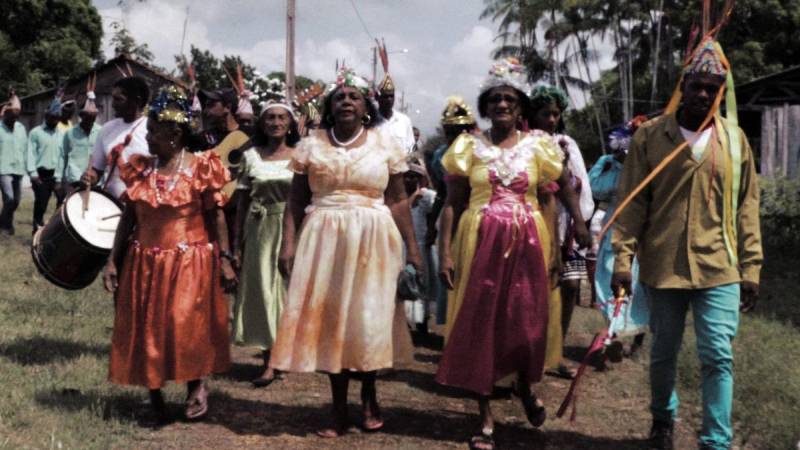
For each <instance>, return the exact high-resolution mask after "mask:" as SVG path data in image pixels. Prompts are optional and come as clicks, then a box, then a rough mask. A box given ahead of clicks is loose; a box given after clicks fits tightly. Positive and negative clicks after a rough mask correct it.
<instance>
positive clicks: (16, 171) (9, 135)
mask: <svg viewBox="0 0 800 450" xmlns="http://www.w3.org/2000/svg"><path fill="white" fill-rule="evenodd" d="M13 128H14V129H13V130H12V129H9V128H8V127H7V126H6V124H5V122H3V121H2V120H0V175H25V157H26V155H27V152H28V133H27V132H26V131H25V126H24V125H22V124H21V123H19V122H18V121H17V122H14V127H13Z"/></svg>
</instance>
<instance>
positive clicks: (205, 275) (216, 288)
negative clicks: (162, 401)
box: [109, 152, 230, 389]
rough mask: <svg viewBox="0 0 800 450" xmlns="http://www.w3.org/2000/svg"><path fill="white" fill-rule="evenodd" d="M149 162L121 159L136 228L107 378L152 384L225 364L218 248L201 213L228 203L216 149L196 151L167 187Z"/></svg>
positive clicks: (207, 371)
mask: <svg viewBox="0 0 800 450" xmlns="http://www.w3.org/2000/svg"><path fill="white" fill-rule="evenodd" d="M152 161H153V158H152V157H148V156H144V155H136V156H132V157H131V158H130V160H129V161H128V163H120V165H119V170H120V177H121V178H122V180H123V181H124V182H125V184H126V186H127V191H126V192H125V195H124V196H123V199H124V200H125V201H126V203H127V207H128V208H134V211H135V213H136V227H135V231H134V235H133V239H132V240H131V243H130V245H129V246H128V249H127V252H126V254H125V259H124V263H123V264H122V266H121V270H120V271H119V277H120V278H119V286H118V288H117V291H116V299H115V300H116V311H115V315H114V333H113V336H112V338H111V358H110V369H109V379H110V380H111V381H112V382H114V383H117V384H129V385H140V386H145V387H147V388H149V389H157V388H160V387H162V386H163V385H164V384H165V382H166V381H169V380H174V381H177V382H185V381H190V380H196V379H200V378H203V377H205V376H207V375H209V374H211V373H218V372H224V371H226V370H227V368H228V366H229V365H230V350H229V334H228V305H227V300H226V299H225V296H224V295H223V291H222V286H221V284H220V275H219V274H220V259H219V252H218V248H217V246H216V245H215V244H214V243H213V242H212V239H211V238H210V236H209V231H208V229H207V227H206V221H205V218H204V212H205V211H207V210H211V209H214V208H217V207H220V206H221V205H222V204H223V203H224V202H225V195H224V194H223V193H222V191H221V190H222V187H223V186H224V185H225V183H226V182H227V181H228V172H227V169H225V168H224V167H223V166H222V161H221V160H220V158H219V156H218V155H217V154H216V153H214V152H206V153H200V154H196V155H195V158H194V160H193V161H191V162H190V163H188V164H187V165H186V167H185V168H184V169H183V171H182V172H181V173H180V174H179V175H178V180H177V182H176V184H175V187H174V189H173V190H172V191H169V192H168V188H167V187H168V186H169V185H170V180H169V179H166V178H163V177H161V176H159V175H157V174H156V173H155V171H154V170H153V167H154V166H153V164H152ZM158 186H160V187H161V191H160V197H161V198H160V200H161V201H160V202H159V198H158V196H157V195H156V189H157V188H158Z"/></svg>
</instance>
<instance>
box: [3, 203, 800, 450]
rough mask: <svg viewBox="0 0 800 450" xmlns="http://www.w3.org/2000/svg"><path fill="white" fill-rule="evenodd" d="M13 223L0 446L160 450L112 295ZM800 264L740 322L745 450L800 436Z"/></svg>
mask: <svg viewBox="0 0 800 450" xmlns="http://www.w3.org/2000/svg"><path fill="white" fill-rule="evenodd" d="M17 217H18V223H17V232H18V235H17V236H14V237H5V236H2V237H0V386H2V389H0V449H5V448H8V449H17V448H37V449H38V448H43V449H44V448H47V449H51V448H52V449H58V448H80V449H95V448H96V449H105V448H136V447H142V446H150V447H158V446H159V444H164V443H163V442H161V441H158V440H157V439H158V435H154V434H153V433H150V432H148V431H143V430H142V429H140V428H139V427H138V425H137V424H136V422H135V419H134V415H135V414H136V413H137V411H140V410H141V409H142V408H143V404H142V403H143V401H144V400H145V397H146V394H145V392H144V390H143V389H129V388H121V387H118V386H114V385H112V384H111V383H109V382H108V381H107V380H106V371H107V364H108V357H107V354H108V347H109V342H110V335H111V326H112V314H113V311H112V300H111V297H110V296H109V295H108V294H106V293H105V292H104V291H103V290H102V289H101V288H100V286H99V284H97V283H96V284H95V285H93V286H91V287H90V288H88V289H85V290H82V291H72V292H71V291H65V290H62V289H59V288H56V287H54V286H52V285H51V284H49V283H48V282H46V281H45V280H44V279H43V278H42V277H41V276H40V275H39V274H38V273H37V272H36V269H35V268H34V267H33V264H32V262H31V258H30V254H29V245H30V238H29V232H30V199H27V200H26V201H25V202H24V203H23V207H22V208H21V210H20V211H19V212H18V216H17ZM784 253H786V252H784ZM767 254H768V255H770V252H769V251H768V253H767ZM773 254H775V253H773ZM786 254H787V255H791V252H789V253H786ZM784 256H785V257H788V256H786V255H784ZM795 258H796V257H795ZM799 262H800V261H798V260H797V259H793V260H786V259H781V260H778V259H777V258H776V259H775V260H772V259H771V260H770V261H769V263H768V264H767V266H766V269H765V274H764V281H763V283H762V284H763V296H762V297H763V300H762V304H761V305H760V311H759V313H758V314H755V315H747V316H744V317H743V318H742V323H741V326H740V330H739V334H738V337H737V338H736V341H735V348H736V350H735V351H736V356H735V361H736V363H735V364H736V392H735V405H734V408H735V411H734V412H735V419H736V422H737V441H744V442H745V443H747V444H748V446H747V447H746V448H757V449H788V448H794V446H795V445H796V442H797V441H798V439H800V426H798V424H800V349H798V348H797V347H796V345H797V344H798V343H800V330H799V329H798V326H800V304H798V302H797V300H796V293H797V292H798V291H800V277H798V271H799V270H800V264H798V263H799ZM598 317H599V315H597V314H593V315H591V316H588V317H587V318H585V319H582V320H583V322H581V321H579V322H578V323H577V324H576V325H575V326H574V328H575V329H576V331H577V328H582V329H591V330H594V329H597V328H600V327H601V326H602V321H601V320H600V319H599V318H598ZM683 348H684V350H683V352H682V353H681V357H680V367H679V370H680V386H679V387H680V390H681V395H682V400H683V401H682V403H683V406H682V414H687V413H688V414H689V415H691V416H692V417H693V418H694V419H695V420H696V417H697V415H698V414H699V405H700V401H699V394H700V390H699V374H700V372H699V364H698V362H697V355H696V351H695V349H694V336H693V332H692V327H691V326H688V327H687V333H686V336H685V341H684V347H683ZM624 374H625V372H623V371H611V372H610V373H608V374H607V375H603V376H604V377H606V378H604V379H602V380H600V381H598V385H603V386H613V387H614V389H616V390H617V391H614V392H613V393H606V394H607V395H605V396H604V397H603V398H609V399H614V401H616V402H618V404H619V405H624V406H620V407H625V408H629V409H636V410H637V411H638V410H641V414H642V415H646V414H647V412H646V409H647V408H646V403H643V401H642V400H636V399H638V398H643V396H644V397H646V391H647V386H646V377H645V376H643V373H642V372H636V374H635V377H628V378H624V377H623V375H624ZM595 377H596V376H593V377H592V378H595ZM634 378H635V379H634ZM598 380H599V379H598ZM166 393H167V396H168V399H169V400H170V401H173V402H175V403H180V401H181V399H182V395H183V392H182V389H181V387H179V386H175V385H170V387H169V388H168V389H167V390H166ZM597 395H598V394H590V393H586V394H584V396H585V398H586V399H587V400H585V401H586V406H585V408H586V409H584V410H582V411H584V412H582V416H581V417H586V419H583V418H581V419H579V421H581V422H589V421H590V420H591V419H590V417H591V416H592V412H595V413H597V414H600V412H597V411H601V412H602V411H605V414H607V415H608V417H609V420H611V421H613V419H612V418H613V417H617V416H616V415H615V413H616V412H617V411H614V410H612V409H609V410H607V411H606V410H605V409H603V410H599V409H598V410H597V411H595V410H593V409H589V399H590V398H592V397H594V396H597ZM626 402H627V403H626ZM606 406H608V405H606ZM587 414H588V415H587ZM596 418H599V416H598V417H596ZM642 419H643V422H644V417H642ZM647 420H649V419H647ZM695 420H693V423H696V422H695ZM644 426H646V425H644ZM634 431H636V432H641V430H639V429H638V428H636V430H634V429H631V431H630V432H631V433H633V432H634ZM185 432H187V433H188V431H185ZM586 432H587V433H590V431H586ZM592 433H593V432H592Z"/></svg>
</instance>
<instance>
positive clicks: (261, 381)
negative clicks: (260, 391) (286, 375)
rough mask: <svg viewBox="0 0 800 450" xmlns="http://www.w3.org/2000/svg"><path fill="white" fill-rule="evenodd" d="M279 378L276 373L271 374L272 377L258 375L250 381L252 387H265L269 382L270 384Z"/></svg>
mask: <svg viewBox="0 0 800 450" xmlns="http://www.w3.org/2000/svg"><path fill="white" fill-rule="evenodd" d="M280 379H281V378H278V376H277V375H273V376H272V378H262V377H258V378H256V379H254V380H253V381H251V383H253V387H254V388H265V387H267V386H269V385H270V384H272V383H273V382H275V381H277V380H280Z"/></svg>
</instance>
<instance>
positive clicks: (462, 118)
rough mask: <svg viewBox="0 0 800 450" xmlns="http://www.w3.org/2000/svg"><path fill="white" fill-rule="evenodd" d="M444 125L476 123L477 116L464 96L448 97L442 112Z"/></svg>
mask: <svg viewBox="0 0 800 450" xmlns="http://www.w3.org/2000/svg"><path fill="white" fill-rule="evenodd" d="M442 125H445V126H447V125H475V117H474V116H473V115H472V111H471V110H470V108H469V105H467V102H465V101H464V99H463V98H461V97H459V96H457V95H453V96H450V97H448V98H447V106H446V107H445V109H444V112H442Z"/></svg>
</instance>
